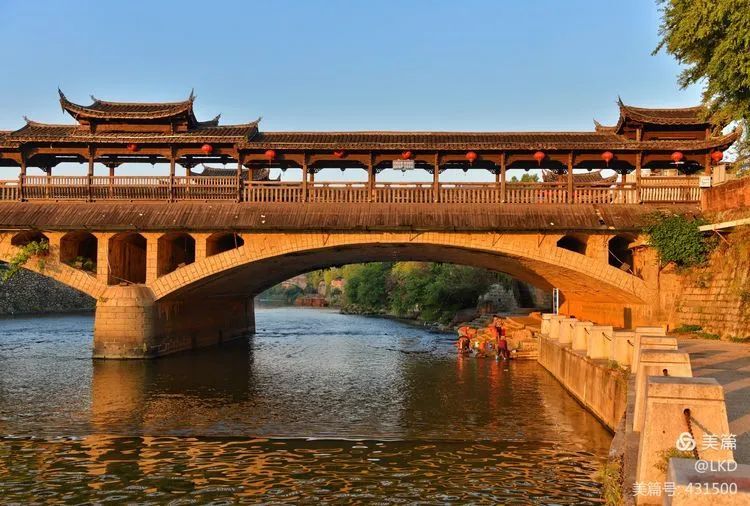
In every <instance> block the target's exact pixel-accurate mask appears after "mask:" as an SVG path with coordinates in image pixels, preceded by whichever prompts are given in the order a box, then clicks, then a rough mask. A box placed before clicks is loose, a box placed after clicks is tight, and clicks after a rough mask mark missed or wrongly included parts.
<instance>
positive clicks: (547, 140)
mask: <svg viewBox="0 0 750 506" xmlns="http://www.w3.org/2000/svg"><path fill="white" fill-rule="evenodd" d="M736 136H737V134H736V133H731V134H728V135H726V136H723V137H716V138H712V139H710V140H709V141H704V140H700V141H694V140H684V141H683V140H677V141H675V140H653V141H640V142H638V141H634V140H631V139H627V138H626V137H624V136H621V135H618V134H616V133H614V132H613V131H611V130H604V131H598V132H596V131H595V132H258V133H257V134H256V135H255V136H253V137H252V138H250V139H249V140H248V141H247V142H244V143H243V144H242V145H240V148H243V149H259V150H262V149H280V150H282V149H287V150H303V149H322V150H329V149H330V150H336V149H350V150H356V149H360V150H388V149H393V150H403V149H411V150H436V149H438V150H448V151H450V150H512V149H519V150H536V149H539V150H545V149H549V150H568V149H592V150H601V149H605V148H606V149H621V150H638V149H683V150H691V149H694V150H701V149H706V148H710V147H714V146H722V145H725V144H727V143H728V144H731V143H732V142H734V140H735V139H736Z"/></svg>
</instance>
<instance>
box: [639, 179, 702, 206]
mask: <svg viewBox="0 0 750 506" xmlns="http://www.w3.org/2000/svg"><path fill="white" fill-rule="evenodd" d="M699 180H700V178H699V177H696V176H673V177H662V176H651V177H648V178H645V177H644V178H642V179H641V201H642V202H697V201H699V200H700V199H701V189H700V188H699V186H698V182H699Z"/></svg>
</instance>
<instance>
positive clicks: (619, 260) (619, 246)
mask: <svg viewBox="0 0 750 506" xmlns="http://www.w3.org/2000/svg"><path fill="white" fill-rule="evenodd" d="M633 241H635V238H634V237H633V236H631V235H629V234H619V235H616V236H614V237H613V238H612V239H610V240H609V243H608V244H607V249H608V250H609V253H608V257H609V260H608V261H609V265H611V266H612V267H617V268H618V269H621V270H624V271H630V270H632V269H633V250H632V249H630V245H631V244H632V243H633Z"/></svg>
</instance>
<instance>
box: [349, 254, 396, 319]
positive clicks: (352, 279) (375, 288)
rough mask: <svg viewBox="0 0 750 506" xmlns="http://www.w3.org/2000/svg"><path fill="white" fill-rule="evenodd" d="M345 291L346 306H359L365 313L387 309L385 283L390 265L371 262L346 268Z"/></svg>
mask: <svg viewBox="0 0 750 506" xmlns="http://www.w3.org/2000/svg"><path fill="white" fill-rule="evenodd" d="M347 267H348V269H345V271H346V274H345V276H346V291H345V292H344V298H345V299H346V302H347V303H348V304H353V305H356V306H359V307H360V308H362V309H363V310H364V311H366V312H377V311H380V310H382V309H384V308H386V307H387V304H388V293H387V290H386V286H387V285H386V281H387V279H388V274H389V272H390V267H391V264H389V263H380V262H373V263H369V264H357V265H351V266H347Z"/></svg>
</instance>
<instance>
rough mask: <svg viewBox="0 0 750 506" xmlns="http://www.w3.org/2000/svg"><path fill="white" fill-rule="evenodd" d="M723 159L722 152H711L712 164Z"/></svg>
mask: <svg viewBox="0 0 750 506" xmlns="http://www.w3.org/2000/svg"><path fill="white" fill-rule="evenodd" d="M723 158H724V153H723V152H722V151H712V152H711V160H713V161H714V163H719V162H720V161H721V160H722V159H723Z"/></svg>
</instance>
